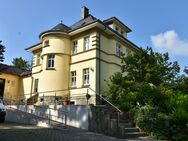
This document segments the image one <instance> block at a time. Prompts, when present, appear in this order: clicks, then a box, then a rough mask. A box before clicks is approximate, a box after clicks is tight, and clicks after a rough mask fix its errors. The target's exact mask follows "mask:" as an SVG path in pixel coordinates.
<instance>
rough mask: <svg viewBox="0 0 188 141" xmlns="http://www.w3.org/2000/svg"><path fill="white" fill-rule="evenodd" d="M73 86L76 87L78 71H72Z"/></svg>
mask: <svg viewBox="0 0 188 141" xmlns="http://www.w3.org/2000/svg"><path fill="white" fill-rule="evenodd" d="M71 87H76V71H71Z"/></svg>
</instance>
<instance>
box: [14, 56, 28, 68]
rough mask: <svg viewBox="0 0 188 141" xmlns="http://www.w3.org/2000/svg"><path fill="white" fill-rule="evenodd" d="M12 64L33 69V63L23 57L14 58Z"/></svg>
mask: <svg viewBox="0 0 188 141" xmlns="http://www.w3.org/2000/svg"><path fill="white" fill-rule="evenodd" d="M12 64H13V66H15V67H17V68H20V69H25V70H30V69H31V65H30V64H29V62H28V61H26V60H24V59H23V58H22V57H20V58H14V59H13V61H12Z"/></svg>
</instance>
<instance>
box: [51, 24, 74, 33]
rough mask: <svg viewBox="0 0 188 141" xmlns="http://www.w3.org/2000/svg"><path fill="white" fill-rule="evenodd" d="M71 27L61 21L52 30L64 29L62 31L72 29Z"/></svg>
mask: <svg viewBox="0 0 188 141" xmlns="http://www.w3.org/2000/svg"><path fill="white" fill-rule="evenodd" d="M70 30H71V28H70V27H68V26H66V25H65V24H63V23H60V24H58V25H56V26H55V27H53V28H52V29H51V30H50V31H62V32H68V31H70Z"/></svg>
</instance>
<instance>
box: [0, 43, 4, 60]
mask: <svg viewBox="0 0 188 141" xmlns="http://www.w3.org/2000/svg"><path fill="white" fill-rule="evenodd" d="M1 42H2V41H0V62H3V61H4V59H5V58H4V52H5V46H4V45H2V44H1Z"/></svg>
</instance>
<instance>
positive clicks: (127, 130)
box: [124, 127, 139, 133]
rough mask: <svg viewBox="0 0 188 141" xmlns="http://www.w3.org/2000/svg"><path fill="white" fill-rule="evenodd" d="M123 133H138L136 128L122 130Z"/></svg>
mask: <svg viewBox="0 0 188 141" xmlns="http://www.w3.org/2000/svg"><path fill="white" fill-rule="evenodd" d="M124 131H125V133H129V132H139V129H138V128H136V127H129V128H124Z"/></svg>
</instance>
